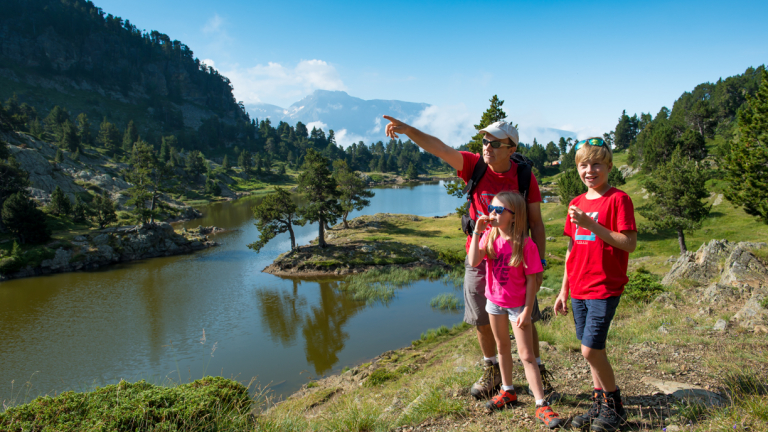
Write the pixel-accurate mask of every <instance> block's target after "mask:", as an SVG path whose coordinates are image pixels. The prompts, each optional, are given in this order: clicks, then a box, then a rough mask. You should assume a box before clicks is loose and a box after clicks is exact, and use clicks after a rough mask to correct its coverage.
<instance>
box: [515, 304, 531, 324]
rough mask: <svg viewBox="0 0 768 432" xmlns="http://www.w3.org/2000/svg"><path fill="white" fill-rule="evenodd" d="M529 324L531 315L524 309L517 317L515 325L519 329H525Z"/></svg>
mask: <svg viewBox="0 0 768 432" xmlns="http://www.w3.org/2000/svg"><path fill="white" fill-rule="evenodd" d="M530 323H531V313H530V312H528V309H527V308H526V309H525V310H524V311H523V313H521V314H520V315H518V316H517V319H516V320H515V325H516V326H517V328H519V329H525V328H526V327H527V326H528V325H529V324H530Z"/></svg>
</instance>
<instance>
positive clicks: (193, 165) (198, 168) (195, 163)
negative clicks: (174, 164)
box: [184, 150, 206, 179]
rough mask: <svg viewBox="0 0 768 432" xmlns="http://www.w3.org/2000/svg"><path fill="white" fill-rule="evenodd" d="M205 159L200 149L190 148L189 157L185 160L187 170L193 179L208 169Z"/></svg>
mask: <svg viewBox="0 0 768 432" xmlns="http://www.w3.org/2000/svg"><path fill="white" fill-rule="evenodd" d="M205 168H206V166H205V159H203V155H202V154H201V153H200V151H199V150H190V151H189V153H187V159H186V162H185V168H184V169H185V170H186V171H187V174H189V175H190V176H191V177H192V178H193V179H196V178H197V176H199V175H200V174H202V173H204V172H205V171H206V169H205Z"/></svg>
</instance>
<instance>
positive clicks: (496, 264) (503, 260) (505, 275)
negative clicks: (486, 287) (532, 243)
mask: <svg viewBox="0 0 768 432" xmlns="http://www.w3.org/2000/svg"><path fill="white" fill-rule="evenodd" d="M510 258H512V254H508V253H500V254H499V255H497V256H496V259H495V260H493V277H494V279H496V280H497V281H499V285H501V286H504V285H506V284H507V282H509V271H510V270H511V269H512V267H509V266H508V265H507V264H509V259H510Z"/></svg>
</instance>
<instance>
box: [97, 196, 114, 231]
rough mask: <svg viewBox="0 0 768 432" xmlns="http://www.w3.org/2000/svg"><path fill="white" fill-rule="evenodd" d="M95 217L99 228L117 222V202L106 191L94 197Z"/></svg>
mask: <svg viewBox="0 0 768 432" xmlns="http://www.w3.org/2000/svg"><path fill="white" fill-rule="evenodd" d="M93 217H94V219H95V221H96V223H97V224H99V228H104V227H105V226H107V225H109V224H111V223H115V222H117V213H116V212H115V203H114V202H113V201H112V198H110V197H109V195H108V194H107V192H106V191H103V192H102V193H101V195H96V196H94V197H93Z"/></svg>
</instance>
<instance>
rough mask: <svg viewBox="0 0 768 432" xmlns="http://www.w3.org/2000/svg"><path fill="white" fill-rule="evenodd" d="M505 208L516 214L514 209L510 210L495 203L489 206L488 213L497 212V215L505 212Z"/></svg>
mask: <svg viewBox="0 0 768 432" xmlns="http://www.w3.org/2000/svg"><path fill="white" fill-rule="evenodd" d="M504 210H506V211H508V212H510V213H512V214H515V212H513V211H512V210H510V209H508V208H504V207H502V206H495V205H489V206H488V214H491V213H493V212H496V214H497V215H500V214H502V213H504Z"/></svg>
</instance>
